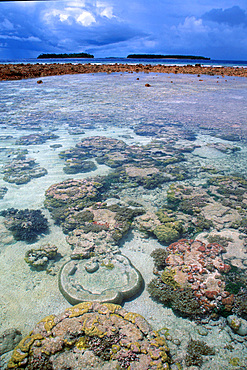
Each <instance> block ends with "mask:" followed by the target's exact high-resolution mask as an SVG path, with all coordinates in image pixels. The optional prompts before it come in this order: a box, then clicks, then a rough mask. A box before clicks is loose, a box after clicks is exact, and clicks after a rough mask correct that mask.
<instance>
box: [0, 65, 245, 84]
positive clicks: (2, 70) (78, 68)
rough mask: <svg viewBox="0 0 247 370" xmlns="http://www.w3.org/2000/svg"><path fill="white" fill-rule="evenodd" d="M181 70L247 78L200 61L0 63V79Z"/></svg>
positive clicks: (232, 69)
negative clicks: (183, 63)
mask: <svg viewBox="0 0 247 370" xmlns="http://www.w3.org/2000/svg"><path fill="white" fill-rule="evenodd" d="M123 72H129V73H133V72H135V73H138V72H146V73H149V72H153V73H175V74H177V73H182V74H195V75H209V76H215V75H217V76H219V75H220V76H236V77H247V68H243V67H241V68H239V67H204V66H201V65H200V64H195V65H186V66H165V65H161V64H159V65H151V64H147V65H143V64H135V65H130V64H118V63H116V64H113V65H112V64H111V65H109V64H102V65H96V64H91V63H88V64H72V63H65V64H57V63H53V64H40V63H37V64H30V63H28V64H23V63H21V64H0V81H3V80H21V79H26V78H40V77H45V76H55V75H66V74H78V73H123Z"/></svg>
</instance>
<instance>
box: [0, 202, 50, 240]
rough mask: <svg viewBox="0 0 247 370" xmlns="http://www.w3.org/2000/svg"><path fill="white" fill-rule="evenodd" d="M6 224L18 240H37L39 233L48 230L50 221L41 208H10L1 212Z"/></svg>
mask: <svg viewBox="0 0 247 370" xmlns="http://www.w3.org/2000/svg"><path fill="white" fill-rule="evenodd" d="M1 215H2V216H4V217H5V220H4V224H5V226H6V228H7V229H8V230H10V231H11V232H12V234H13V236H14V237H15V239H16V240H26V241H29V242H32V241H35V240H36V239H37V237H38V235H40V234H42V233H46V232H47V231H48V221H47V219H46V218H45V216H44V215H43V214H42V213H41V211H40V210H39V209H37V210H36V209H35V210H34V209H33V210H29V209H24V210H22V209H21V210H18V209H15V208H9V209H7V210H4V211H2V212H1Z"/></svg>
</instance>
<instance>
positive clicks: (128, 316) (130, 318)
mask: <svg viewBox="0 0 247 370" xmlns="http://www.w3.org/2000/svg"><path fill="white" fill-rule="evenodd" d="M137 317H140V318H142V319H143V317H142V316H141V315H139V314H138V313H134V312H128V313H127V314H126V315H125V316H124V319H125V320H127V321H131V322H132V324H135V322H136V318H137Z"/></svg>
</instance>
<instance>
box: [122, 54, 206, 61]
mask: <svg viewBox="0 0 247 370" xmlns="http://www.w3.org/2000/svg"><path fill="white" fill-rule="evenodd" d="M127 58H132V59H192V60H193V59H194V60H199V59H200V60H210V58H206V57H202V56H198V55H160V54H157V55H155V54H129V55H128V56H127Z"/></svg>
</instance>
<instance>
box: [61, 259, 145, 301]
mask: <svg viewBox="0 0 247 370" xmlns="http://www.w3.org/2000/svg"><path fill="white" fill-rule="evenodd" d="M142 287H143V279H142V276H141V274H140V273H139V271H138V270H137V269H135V267H134V266H133V265H132V264H131V262H130V261H129V259H128V258H127V257H125V256H123V255H120V254H117V255H115V256H114V258H111V259H110V258H105V257H104V258H102V257H101V259H100V258H98V259H96V260H95V259H94V258H92V259H91V260H79V261H78V260H77V261H76V260H73V261H70V262H67V263H66V264H65V265H64V266H63V268H62V269H61V271H60V275H59V289H60V291H61V293H62V294H63V295H64V297H65V298H66V299H67V301H68V302H70V303H71V304H77V303H80V302H86V301H97V302H110V303H118V304H120V303H122V301H123V300H124V299H130V298H131V297H133V296H134V295H136V294H137V293H139V292H140V290H141V289H142Z"/></svg>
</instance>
